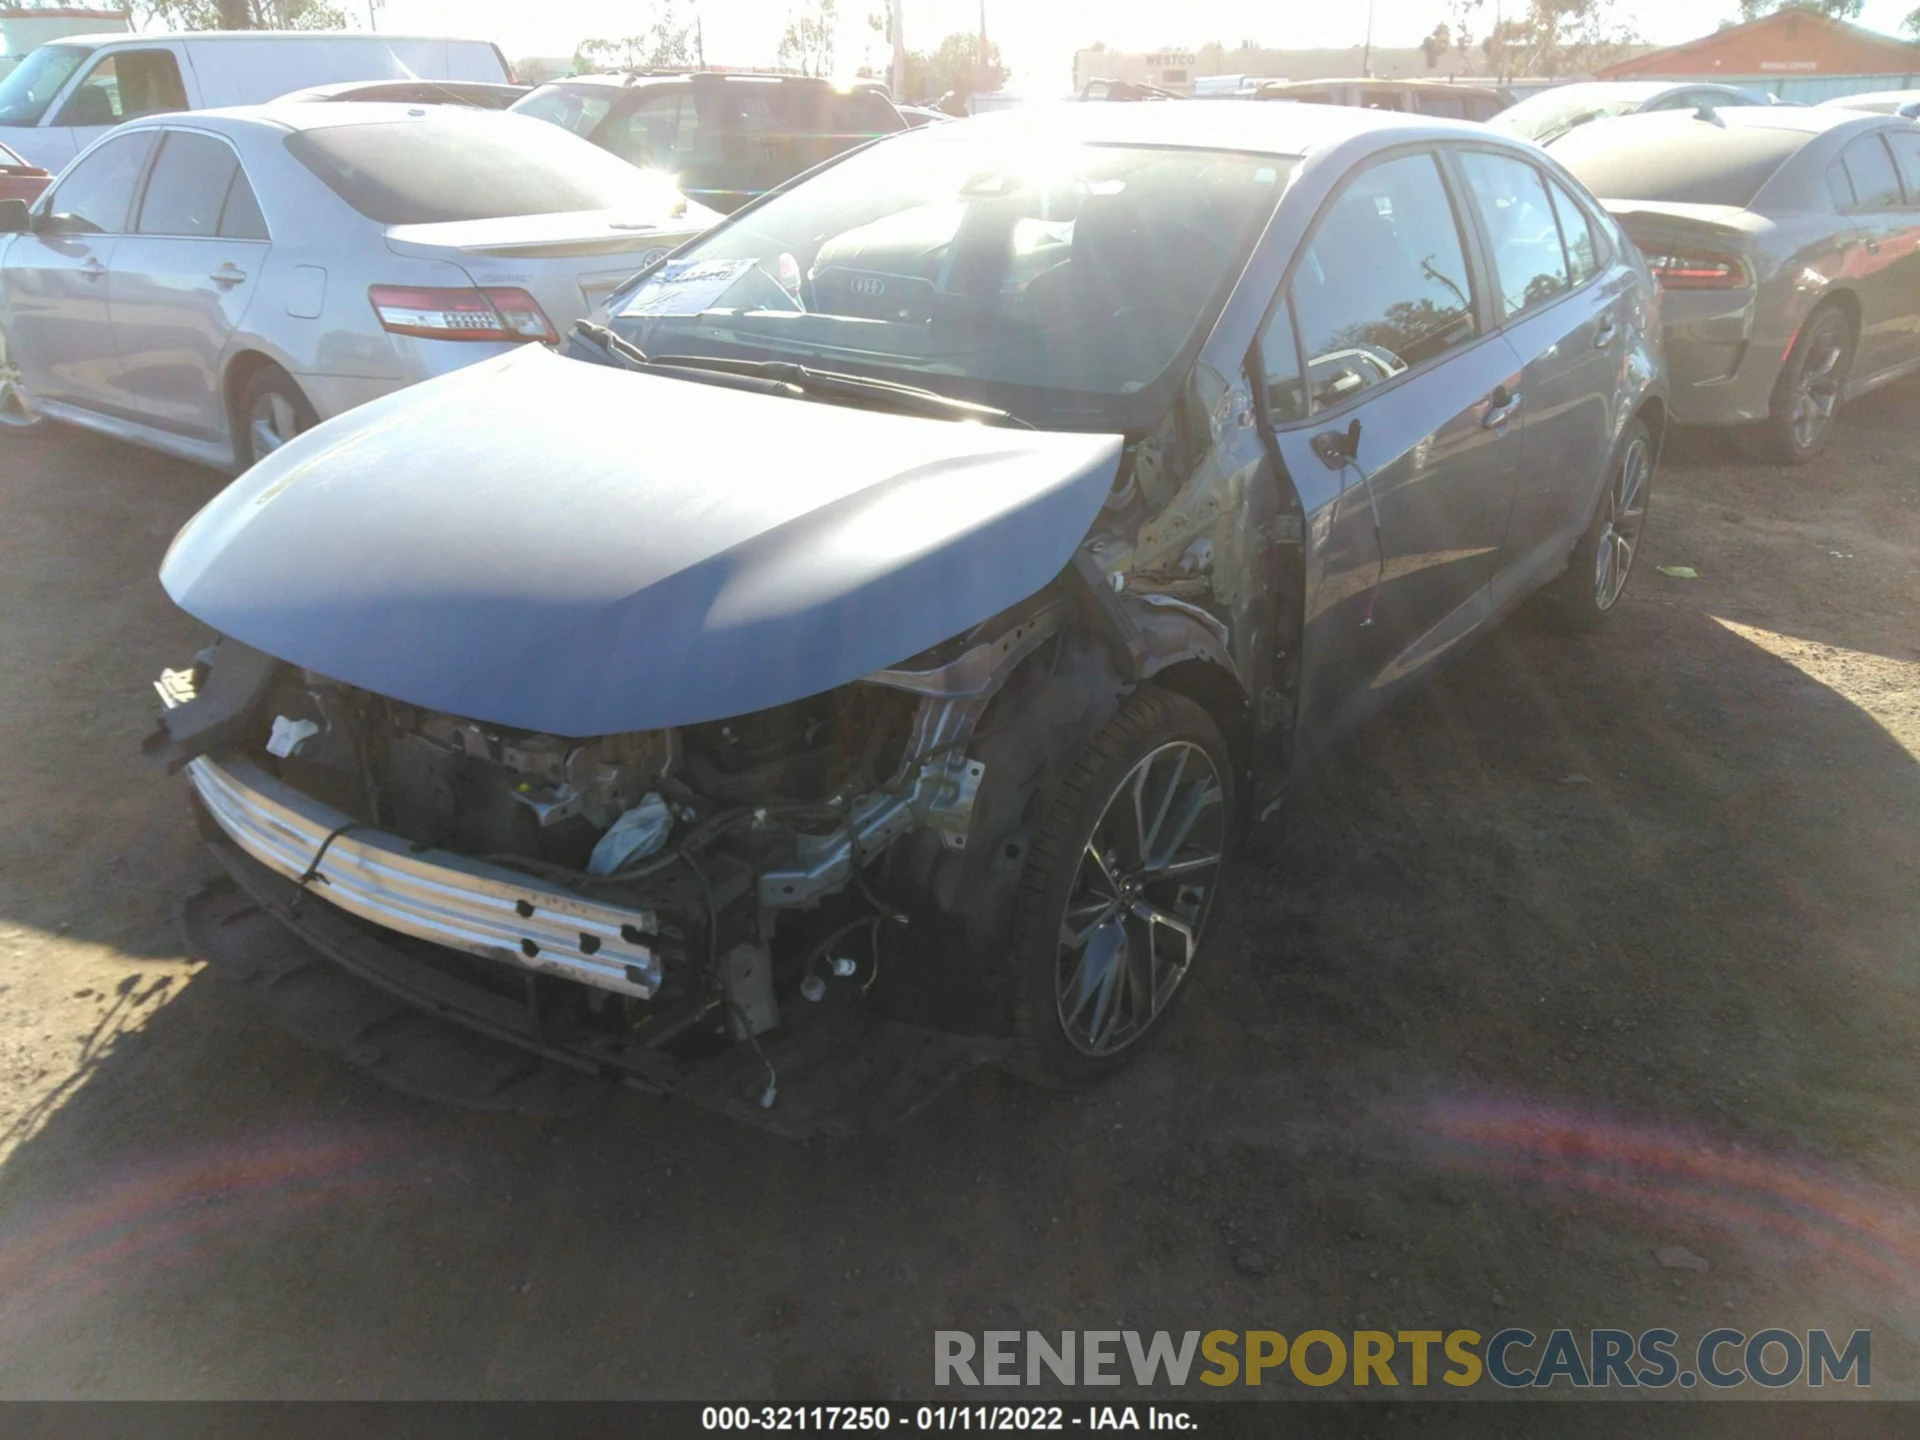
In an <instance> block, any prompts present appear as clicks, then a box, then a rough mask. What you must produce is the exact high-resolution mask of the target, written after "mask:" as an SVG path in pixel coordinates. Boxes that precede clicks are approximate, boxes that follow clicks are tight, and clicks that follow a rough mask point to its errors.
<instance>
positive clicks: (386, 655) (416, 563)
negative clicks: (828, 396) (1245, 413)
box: [160, 346, 1121, 736]
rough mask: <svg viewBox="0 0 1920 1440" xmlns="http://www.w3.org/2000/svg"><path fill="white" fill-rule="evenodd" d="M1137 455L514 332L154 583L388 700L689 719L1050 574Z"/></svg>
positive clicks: (952, 628) (880, 651)
mask: <svg viewBox="0 0 1920 1440" xmlns="http://www.w3.org/2000/svg"><path fill="white" fill-rule="evenodd" d="M1120 450H1121V439H1120V437H1119V436H1117V435H1082V434H1054V433H1045V432H1034V431H1026V430H1017V429H1003V428H996V427H988V426H982V425H977V424H962V423H955V422H951V421H944V420H932V419H922V418H919V417H908V416H899V415H892V414H884V413H876V412H874V411H868V410H857V409H851V408H847V407H844V406H836V405H826V404H816V403H812V402H809V401H802V400H792V399H786V398H783V397H779V396H767V395H760V394H755V393H748V392H742V391H739V390H732V389H726V388H722V387H719V386H713V385H706V384H701V383H698V382H694V381H687V380H675V379H669V378H665V377H662V376H655V375H648V374H644V373H636V372H630V371H625V370H616V369H613V368H611V367H608V366H602V365H595V364H590V363H587V362H585V361H577V360H567V359H562V358H560V357H559V356H556V355H554V354H552V353H551V352H549V351H547V350H545V349H543V348H541V347H539V346H525V347H522V348H521V349H519V350H516V351H514V352H512V353H510V354H508V355H504V356H501V357H499V358H498V359H495V360H489V361H484V362H482V363H480V364H478V365H474V366H471V367H469V368H467V369H465V370H461V371H457V372H455V373H454V374H452V375H448V376H445V377H442V378H441V379H438V380H433V381H429V382H427V383H426V384H424V385H418V386H415V387H413V388H412V389H409V390H404V391H401V392H399V393H397V394H394V395H390V396H387V397H385V398H384V399H381V400H376V401H374V402H373V403H371V404H368V405H364V406H362V407H360V408H359V409H357V410H353V411H350V412H349V413H348V414H346V415H344V416H342V417H340V418H339V419H337V420H334V421H331V422H330V423H328V424H325V425H322V426H320V427H318V428H317V429H315V430H313V431H310V432H309V433H308V434H306V435H303V436H301V437H300V438H299V439H297V440H295V441H293V442H292V443H291V444H289V445H287V446H285V447H283V448H282V449H280V450H279V451H277V452H275V453H274V454H273V455H271V456H270V457H268V458H267V459H266V460H264V461H262V462H261V463H260V464H258V465H256V466H254V467H253V469H251V470H249V471H248V472H247V473H246V474H245V475H244V476H242V477H241V478H240V479H239V480H237V481H235V482H234V483H233V484H232V485H231V486H229V487H228V488H227V489H226V490H225V491H223V492H222V493H221V494H220V495H219V496H218V497H216V498H215V499H214V500H213V501H212V502H211V503H210V504H209V505H208V506H207V507H206V508H205V509H204V510H202V511H201V512H200V514H198V515H196V516H195V517H194V518H193V519H192V520H191V521H189V522H188V524H187V525H186V527H185V528H184V529H183V530H182V531H181V532H180V534H179V536H178V537H177V538H176V539H175V540H174V543H173V547H172V549H171V550H169V552H168V554H167V558H166V560H165V562H164V563H163V565H162V567H161V571H160V580H161V583H162V584H163V585H164V586H165V587H166V590H167V593H168V594H169V595H171V596H172V597H173V599H174V601H175V603H177V604H178V605H179V606H180V607H181V608H182V609H184V610H185V611H187V612H188V613H189V614H191V615H193V616H195V617H196V618H198V619H200V620H202V621H204V622H206V623H207V624H208V625H211V626H213V627H214V628H215V629H216V630H218V631H220V632H222V633H223V634H226V635H231V636H232V637H234V638H235V639H237V640H241V641H244V642H245V643H246V644H248V645H251V646H253V647H254V648H255V649H258V650H263V651H265V652H266V653H268V654H269V655H273V656H275V657H277V658H279V659H281V660H285V661H288V662H291V663H293V664H296V665H300V666H303V667H305V668H307V669H310V670H315V671H318V672H320V673H321V674H324V675H327V676H329V677H331V678H333V679H335V680H339V681H343V682H345V683H347V684H350V685H357V686H360V687H362V688H364V689H367V690H371V691H374V692H375V693H378V694H381V695H386V696H390V697H392V698H394V699H397V700H404V701H407V702H410V703H413V704H418V705H422V706H427V707H430V708H432V709H435V710H443V711H449V712H452V713H454V714H458V715H463V716H468V717H470V718H473V719H478V720H486V721H490V722H493V723H496V724H502V725H510V726H517V727H522V728H525V729H529V730H539V731H546V732H549V733H552V734H556V735H563V736H586V735H599V734H610V733H617V732H620V731H627V730H649V729H655V728H658V727H662V726H668V725H685V724H694V723H698V722H700V721H704V720H714V719H721V718H725V717H728V716H733V715H740V714H745V713H748V712H751V711H754V710H761V709H766V708H768V707H769V706H773V705H778V704H783V703H785V702H787V701H790V700H797V699H800V698H802V697H804V696H807V695H812V694H816V693H818V692H820V691H822V690H828V689H831V688H833V687H834V686H837V685H842V684H845V683H846V682H848V681H850V680H854V679H857V678H858V677H860V676H862V675H865V674H868V673H870V672H871V671H873V670H876V669H880V668H882V667H885V666H888V665H892V664H895V663H897V662H899V661H901V660H903V659H905V658H907V657H909V656H911V655H914V654H916V653H918V652H919V651H921V650H924V649H925V648H927V647H928V646H930V645H934V644H937V643H938V642H940V641H941V640H945V639H947V638H949V637H950V636H953V635H955V634H957V633H959V632H961V631H963V630H965V629H966V628H967V627H968V626H970V625H973V624H975V623H977V622H979V621H980V620H983V619H985V618H987V617H989V616H991V615H993V614H994V613H996V612H997V611H999V610H1002V609H1004V608H1005V607H1006V606H1008V605H1011V604H1013V603H1014V602H1015V601H1018V600H1020V599H1022V598H1024V597H1025V596H1027V595H1030V594H1032V593H1033V592H1034V591H1035V590H1038V589H1039V588H1040V587H1041V586H1042V585H1044V584H1046V583H1047V582H1048V581H1049V580H1050V579H1052V578H1053V577H1054V576H1055V575H1056V574H1057V573H1058V572H1059V571H1060V569H1061V568H1062V567H1063V566H1065V565H1066V564H1067V563H1068V561H1069V560H1070V559H1071V558H1072V556H1073V552H1074V550H1075V548H1076V547H1077V546H1078V545H1079V543H1080V542H1081V540H1082V539H1083V538H1084V537H1085V535H1086V532H1087V530H1088V528H1089V527H1090V526H1091V525H1092V523H1093V520H1094V518H1095V516H1097V515H1098V513H1099V511H1100V507H1101V505H1102V503H1103V501H1104V500H1105V498H1106V496H1107V494H1108V492H1109V490H1110V489H1111V486H1112V482H1113V479H1114V476H1115V473H1116V471H1117V468H1118V465H1119V457H1120Z"/></svg>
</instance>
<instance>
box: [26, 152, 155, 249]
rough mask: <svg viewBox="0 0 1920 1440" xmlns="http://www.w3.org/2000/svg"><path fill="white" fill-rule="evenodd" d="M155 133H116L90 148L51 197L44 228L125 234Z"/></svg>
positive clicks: (77, 232) (89, 233)
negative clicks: (99, 145)
mask: <svg viewBox="0 0 1920 1440" xmlns="http://www.w3.org/2000/svg"><path fill="white" fill-rule="evenodd" d="M152 149H153V132H152V131H151V130H142V131H139V132H137V133H136V134H132V135H116V136H115V137H114V138H113V139H111V140H109V141H107V143H106V144H104V145H102V146H101V147H100V148H99V149H97V150H94V151H91V152H89V153H88V155H87V156H86V158H85V159H83V160H81V161H80V162H79V163H78V164H77V165H75V166H74V167H73V169H71V170H69V171H68V172H67V174H66V176H65V178H64V179H62V180H61V182H60V184H59V185H58V186H57V187H56V188H55V190H54V192H53V197H52V198H51V199H50V200H49V201H48V202H47V208H46V212H45V213H46V216H47V225H46V228H47V229H49V230H52V231H54V232H56V233H58V234H62V235H123V234H125V233H126V230H127V220H128V212H129V211H131V210H132V209H133V192H134V188H135V187H136V186H137V185H138V184H139V182H140V172H141V170H142V169H143V168H145V166H146V163H147V153H148V152H149V151H151V150H152Z"/></svg>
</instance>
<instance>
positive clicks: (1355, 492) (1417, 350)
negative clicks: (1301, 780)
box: [1262, 149, 1520, 747]
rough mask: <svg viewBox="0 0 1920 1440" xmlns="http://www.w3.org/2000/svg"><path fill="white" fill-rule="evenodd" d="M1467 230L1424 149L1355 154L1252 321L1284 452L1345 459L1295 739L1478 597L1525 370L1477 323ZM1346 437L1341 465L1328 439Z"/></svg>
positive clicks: (1314, 546) (1430, 655) (1297, 458)
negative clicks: (1292, 351)
mask: <svg viewBox="0 0 1920 1440" xmlns="http://www.w3.org/2000/svg"><path fill="white" fill-rule="evenodd" d="M1471 233H1472V232H1471V230H1470V229H1469V228H1468V227H1467V225H1466V224H1464V223H1463V217H1462V215H1461V213H1460V211H1459V210H1458V208H1457V205H1456V199H1455V196H1454V194H1453V186H1452V184H1451V182H1450V181H1449V179H1448V178H1447V175H1446V172H1445V171H1444V170H1443V169H1442V166H1441V164H1440V160H1439V157H1438V155H1437V154H1436V153H1434V152H1433V151H1431V150H1426V149H1416V150H1410V151H1403V152H1400V153H1398V154H1396V155H1392V156H1390V157H1388V158H1386V159H1382V160H1378V161H1374V162H1371V163H1369V164H1367V165H1365V166H1363V167H1362V168H1361V169H1359V170H1358V171H1357V172H1356V173H1355V174H1354V175H1353V176H1351V177H1350V178H1349V179H1347V180H1346V181H1345V182H1344V184H1343V186H1342V188H1341V189H1340V190H1339V191H1338V192H1337V193H1336V194H1335V196H1334V198H1333V199H1332V200H1331V201H1330V202H1329V203H1328V205H1327V207H1326V209H1325V210H1323V212H1322V214H1321V216H1320V218H1319V220H1318V221H1317V222H1316V226H1315V229H1314V231H1313V233H1312V235H1311V237H1310V238H1309V240H1308V241H1307V244H1306V245H1305V247H1304V248H1303V249H1302V251H1301V253H1300V255H1299V257H1298V258H1297V259H1296V260H1295V262H1294V266H1293V270H1292V272H1291V276H1290V279H1289V281H1288V284H1287V287H1286V291H1285V295H1284V297H1283V301H1282V303H1281V304H1280V305H1279V307H1278V308H1277V309H1276V311H1275V312H1274V314H1273V316H1272V317H1270V318H1269V320H1268V324H1267V331H1266V333H1265V335H1264V336H1263V338H1262V349H1263V351H1264V352H1266V353H1267V354H1268V355H1269V356H1270V357H1271V358H1269V359H1268V360H1267V369H1268V375H1269V378H1268V400H1269V408H1270V409H1271V410H1272V411H1273V412H1274V416H1275V418H1274V420H1273V424H1272V429H1273V443H1274V445H1275V446H1276V448H1277V450H1278V452H1279V455H1280V457H1281V460H1282V461H1283V463H1284V464H1285V466H1286V468H1287V470H1288V471H1289V472H1290V473H1292V474H1296V475H1297V474H1307V473H1313V472H1315V471H1320V470H1322V469H1323V467H1324V469H1325V470H1334V471H1336V472H1337V473H1338V474H1339V476H1340V498H1339V499H1338V500H1337V501H1336V502H1335V503H1334V505H1333V506H1332V507H1331V510H1330V512H1328V513H1326V514H1324V515H1321V516H1316V517H1315V518H1314V526H1315V533H1314V534H1313V535H1311V536H1310V537H1309V544H1310V558H1309V562H1308V567H1309V568H1308V576H1307V596H1306V630H1307V635H1306V642H1305V649H1304V653H1303V656H1302V676H1301V697H1300V719H1301V734H1302V736H1303V738H1305V739H1306V741H1307V744H1308V746H1309V747H1311V746H1312V745H1313V744H1314V737H1325V736H1328V735H1331V734H1333V733H1336V732H1338V731H1339V730H1341V729H1344V728H1345V725H1346V723H1347V722H1348V721H1349V720H1350V719H1352V718H1356V717H1357V716H1358V715H1359V714H1360V713H1363V712H1365V711H1367V710H1370V709H1372V708H1373V706H1374V705H1376V704H1377V703H1379V702H1380V701H1383V700H1384V699H1385V698H1386V697H1387V696H1388V695H1389V694H1390V693H1391V692H1392V691H1393V690H1394V689H1395V688H1397V687H1398V685H1399V684H1400V682H1402V681H1404V680H1406V679H1408V678H1410V677H1411V676H1412V675H1414V674H1416V673H1418V672H1419V671H1421V670H1422V669H1424V668H1425V667H1426V665H1427V664H1428V663H1429V662H1430V661H1432V660H1433V659H1435V658H1437V657H1438V656H1440V655H1441V654H1443V653H1445V652H1446V651H1447V650H1449V649H1450V648H1451V647H1452V646H1453V645H1454V644H1455V643H1456V642H1457V641H1458V640H1460V639H1461V638H1463V637H1464V636H1465V635H1466V634H1468V633H1469V632H1471V631H1472V629H1473V628H1475V626H1477V625H1478V624H1479V623H1480V621H1481V620H1483V619H1484V618H1485V617H1486V616H1487V614H1488V613H1489V610H1490V599H1489V593H1488V582H1489V581H1490V580H1491V579H1492V577H1493V574H1494V570H1495V567H1496V566H1497V564H1498V563H1499V558H1500V549H1501V546H1502V544H1503V543H1504V542H1505V539H1506V534H1507V521H1508V516H1509V514H1510V512H1511V511H1512V509H1513V495H1514V486H1515V483H1516V480H1517V477H1518V473H1519V449H1520V436H1519V427H1518V426H1517V425H1515V424H1514V423H1513V422H1514V420H1515V419H1516V418H1517V416H1518V413H1519V398H1520V397H1519V395H1518V390H1519V386H1520V375H1519V366H1518V364H1517V363H1516V360H1515V355H1514V352H1513V350H1512V349H1511V347H1509V345H1508V344H1507V342H1506V340H1505V339H1504V338H1502V337H1501V336H1499V335H1489V334H1487V333H1486V330H1487V324H1488V318H1489V316H1490V313H1491V312H1490V310H1489V309H1488V307H1487V306H1486V305H1485V304H1483V303H1482V297H1481V295H1480V294H1479V290H1480V281H1479V279H1478V277H1477V276H1476V275H1475V274H1474V267H1473V266H1472V265H1470V263H1469V260H1468V256H1469V254H1470V253H1471V242H1470V241H1469V239H1468V237H1469V236H1470V235H1471ZM1289 317H1290V318H1289ZM1289 326H1291V328H1292V330H1293V332H1294V334H1295V335H1296V336H1297V339H1298V364H1297V366H1296V373H1304V375H1305V381H1304V384H1303V385H1300V386H1299V388H1300V390H1301V391H1302V392H1303V395H1302V398H1301V399H1300V401H1299V402H1298V404H1297V405H1296V406H1295V407H1294V409H1295V410H1296V411H1297V412H1298V413H1296V414H1294V415H1292V417H1291V418H1289V414H1288V405H1287V402H1286V395H1287V393H1288V392H1287V389H1286V384H1285V382H1282V383H1281V385H1280V388H1279V389H1277V390H1276V389H1275V383H1276V382H1275V378H1274V377H1275V375H1276V374H1277V373H1278V372H1279V371H1281V370H1283V369H1284V368H1285V367H1284V361H1285V358H1286V351H1287V348H1288V345H1287V341H1288V335H1287V328H1288V327H1289ZM1294 383H1296V384H1298V382H1294ZM1349 436H1352V437H1353V441H1354V443H1353V445H1352V451H1353V457H1352V458H1353V463H1346V461H1345V459H1344V457H1342V456H1341V455H1340V454H1339V447H1340V446H1341V445H1343V444H1344V443H1345V442H1346V440H1347V438H1348V437H1349Z"/></svg>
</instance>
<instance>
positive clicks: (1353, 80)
mask: <svg viewBox="0 0 1920 1440" xmlns="http://www.w3.org/2000/svg"><path fill="white" fill-rule="evenodd" d="M1330 85H1365V86H1367V87H1368V88H1369V89H1373V90H1412V91H1418V92H1423V93H1424V92H1426V91H1434V92H1437V93H1439V94H1442V95H1445V94H1452V93H1455V92H1457V93H1459V94H1462V95H1496V94H1498V93H1499V92H1498V91H1497V90H1495V89H1493V88H1492V87H1491V86H1487V85H1476V84H1461V83H1459V82H1457V81H1453V80H1426V79H1409V80H1382V79H1379V78H1378V77H1376V76H1341V77H1337V78H1334V79H1330V80H1265V81H1262V82H1261V85H1260V88H1261V89H1262V90H1272V91H1285V90H1322V89H1325V88H1326V87H1327V86H1330Z"/></svg>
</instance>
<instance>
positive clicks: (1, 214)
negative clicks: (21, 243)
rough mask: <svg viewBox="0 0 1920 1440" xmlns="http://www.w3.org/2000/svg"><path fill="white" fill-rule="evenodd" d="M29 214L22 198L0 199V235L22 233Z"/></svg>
mask: <svg viewBox="0 0 1920 1440" xmlns="http://www.w3.org/2000/svg"><path fill="white" fill-rule="evenodd" d="M30 221H31V214H30V212H29V211H28V209H27V202H26V201H24V200H0V235H24V234H26V232H27V230H28V229H29V227H30Z"/></svg>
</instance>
